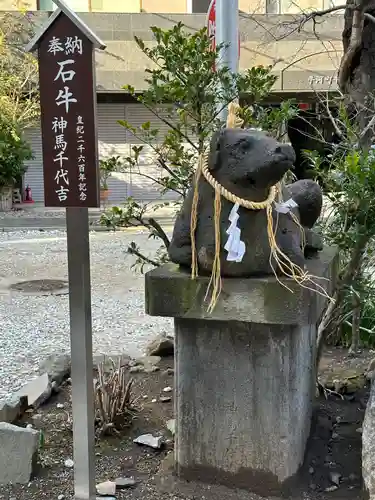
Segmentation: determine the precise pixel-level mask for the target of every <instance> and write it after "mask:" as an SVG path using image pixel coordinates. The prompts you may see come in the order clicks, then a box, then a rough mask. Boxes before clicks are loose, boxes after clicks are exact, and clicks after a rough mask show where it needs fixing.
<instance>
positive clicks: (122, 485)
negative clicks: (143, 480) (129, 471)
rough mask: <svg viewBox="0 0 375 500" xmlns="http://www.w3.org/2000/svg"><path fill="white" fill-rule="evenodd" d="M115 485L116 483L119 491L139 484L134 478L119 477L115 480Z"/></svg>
mask: <svg viewBox="0 0 375 500" xmlns="http://www.w3.org/2000/svg"><path fill="white" fill-rule="evenodd" d="M115 483H116V488H117V489H118V490H124V489H126V488H132V487H133V486H135V485H136V484H137V483H136V481H135V479H134V477H118V478H117V479H116V480H115Z"/></svg>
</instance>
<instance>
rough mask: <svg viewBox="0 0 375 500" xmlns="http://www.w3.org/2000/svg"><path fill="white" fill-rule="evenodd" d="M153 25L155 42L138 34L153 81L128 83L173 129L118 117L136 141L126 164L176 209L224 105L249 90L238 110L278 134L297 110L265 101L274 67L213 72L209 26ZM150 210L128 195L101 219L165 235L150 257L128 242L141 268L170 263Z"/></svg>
mask: <svg viewBox="0 0 375 500" xmlns="http://www.w3.org/2000/svg"><path fill="white" fill-rule="evenodd" d="M151 30H152V32H153V35H154V38H155V41H156V45H155V46H154V47H152V48H150V47H148V46H146V44H145V43H144V42H143V41H142V40H141V39H139V38H136V41H137V43H138V46H139V47H140V49H141V50H142V51H143V53H144V54H145V55H146V56H147V57H148V58H149V59H150V61H151V62H152V63H153V68H154V69H146V72H147V73H148V75H147V78H146V83H147V85H148V87H147V89H146V90H145V92H144V93H143V94H142V95H138V94H136V93H135V89H134V88H132V87H130V86H126V87H125V88H126V89H127V90H128V91H129V92H130V93H131V94H132V95H133V96H134V97H135V98H136V99H137V101H138V102H139V103H141V104H143V105H144V106H145V107H146V108H147V109H148V110H149V112H150V113H151V114H152V115H154V116H155V121H156V122H158V121H159V123H160V125H163V126H165V125H166V126H167V127H168V132H167V134H166V135H165V134H164V133H162V132H161V130H160V128H159V127H157V126H153V125H152V124H151V123H150V122H146V123H144V124H142V125H141V126H140V127H134V126H133V125H132V124H131V123H129V122H127V121H125V120H121V121H120V122H119V123H120V124H121V125H123V126H124V127H125V128H126V129H127V130H128V131H129V132H130V133H131V134H132V135H133V136H134V138H135V141H134V142H136V143H137V145H134V146H133V147H132V154H131V155H130V156H129V157H127V158H125V161H124V164H123V167H122V171H123V172H131V173H132V175H139V176H140V177H145V178H148V179H149V180H151V181H152V182H153V183H154V184H156V185H157V186H158V187H159V190H160V198H161V199H162V198H163V196H164V195H166V194H167V193H168V194H171V193H172V194H173V195H174V198H175V200H174V201H164V202H161V203H160V205H159V206H163V205H164V206H165V205H172V206H173V207H174V209H175V211H177V210H178V209H179V207H180V204H181V202H182V200H183V199H184V198H185V196H186V194H187V192H188V190H189V187H190V185H191V181H192V178H193V175H194V172H195V170H196V167H197V163H198V157H199V155H201V154H202V153H204V152H205V151H206V149H207V146H208V143H209V140H210V138H211V136H212V134H213V132H214V131H215V130H217V129H218V128H219V127H221V126H222V125H223V124H222V122H221V121H220V119H219V114H220V111H221V109H222V108H223V107H226V106H227V105H228V104H229V103H230V102H231V101H233V99H235V98H238V97H239V96H242V95H246V101H244V102H243V103H242V110H241V117H242V118H243V119H244V121H245V125H246V126H250V127H260V128H262V129H264V130H267V131H269V132H270V133H272V134H274V135H276V136H277V137H279V138H282V136H283V135H284V131H285V123H286V120H288V119H289V118H292V117H293V116H295V115H296V112H297V111H296V109H295V108H294V107H293V106H292V105H291V103H290V102H289V101H286V102H283V103H282V106H281V108H280V109H267V108H263V107H262V106H261V105H260V103H261V102H262V101H263V100H264V98H265V97H266V96H268V95H269V93H270V92H271V89H272V87H273V85H274V83H275V81H276V77H275V76H274V75H272V74H271V69H272V68H271V67H267V68H265V67H262V66H260V67H254V68H250V69H248V70H247V71H245V72H243V73H241V74H232V73H231V72H230V71H229V69H228V68H219V69H217V70H216V71H213V67H214V63H215V60H216V58H217V55H218V52H219V50H220V49H221V47H222V46H219V47H217V48H216V50H215V51H212V50H210V47H211V41H210V38H209V37H208V34H207V30H206V29H202V30H200V31H198V32H195V33H191V32H188V31H187V30H186V29H185V28H184V26H183V24H181V23H179V24H177V25H176V26H174V27H173V28H172V29H170V30H162V29H160V28H157V27H152V28H151ZM164 128H165V127H164ZM139 143H140V145H138V144H139ZM148 153H151V155H152V157H153V161H154V163H155V166H156V167H157V168H156V170H157V174H156V175H153V174H152V173H151V174H150V173H148V172H147V171H144V170H142V169H141V167H140V160H141V157H142V156H143V155H144V154H148ZM154 171H155V169H154ZM157 208H158V207H155V206H154V209H155V210H156V209H157ZM146 211H147V204H140V203H136V202H135V201H134V200H133V199H132V198H128V199H127V200H126V202H125V204H124V207H113V208H112V209H110V210H109V211H107V212H106V213H105V214H104V215H103V216H102V218H101V222H102V224H104V225H106V226H108V227H112V228H114V227H116V226H129V225H133V224H135V223H137V224H142V225H143V226H145V227H146V228H147V229H149V230H150V234H151V236H152V237H155V238H159V239H160V240H161V242H162V246H161V248H160V249H159V251H158V252H157V254H156V255H155V256H154V257H147V256H146V255H145V254H144V252H142V250H141V249H140V248H139V247H138V246H137V245H136V243H134V242H133V243H132V244H131V245H130V246H129V248H128V252H129V253H131V254H133V255H136V256H137V260H136V264H135V265H136V266H139V267H140V268H141V269H142V270H143V268H144V265H145V264H150V265H153V266H157V265H160V264H161V263H163V262H165V261H166V260H167V253H166V250H167V248H168V245H169V240H168V237H167V235H166V233H165V231H164V230H162V228H161V226H160V225H159V224H158V223H157V222H156V221H155V219H153V218H147V217H146Z"/></svg>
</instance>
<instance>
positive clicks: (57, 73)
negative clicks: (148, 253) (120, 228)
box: [27, 0, 105, 500]
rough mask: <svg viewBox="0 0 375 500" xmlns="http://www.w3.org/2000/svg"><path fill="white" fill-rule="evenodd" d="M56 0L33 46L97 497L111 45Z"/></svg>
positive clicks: (82, 498) (80, 443)
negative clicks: (99, 122)
mask: <svg viewBox="0 0 375 500" xmlns="http://www.w3.org/2000/svg"><path fill="white" fill-rule="evenodd" d="M53 1H54V3H55V4H56V5H57V7H58V9H57V10H56V11H55V12H54V13H53V14H52V15H51V17H50V18H49V19H48V21H47V23H46V24H45V26H44V27H43V28H42V30H41V32H40V33H38V34H37V35H36V36H35V37H34V38H33V40H31V42H30V44H29V45H28V47H27V50H28V51H33V50H35V49H38V60H39V86H40V104H41V125H42V145H43V173H44V200H45V206H46V207H66V223H67V246H68V272H69V305H70V345H71V361H72V407H73V446H74V492H75V499H76V500H95V498H96V494H95V452H94V445H95V439H94V394H93V361H92V322H91V283H90V248H89V219H88V208H90V207H100V196H99V168H98V152H97V149H98V141H97V131H96V85H95V60H94V59H95V58H94V50H95V48H99V49H104V48H105V45H104V44H103V42H101V41H100V40H99V39H98V38H97V37H96V36H95V35H94V33H93V32H92V31H91V30H90V29H89V28H88V27H87V26H86V25H85V24H84V23H83V22H82V21H81V20H80V19H79V17H78V16H77V15H76V14H75V13H74V12H73V11H72V10H71V9H70V8H69V7H68V6H67V5H66V4H65V3H64V2H63V1H62V0H53Z"/></svg>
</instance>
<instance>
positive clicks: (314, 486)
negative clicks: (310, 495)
mask: <svg viewBox="0 0 375 500" xmlns="http://www.w3.org/2000/svg"><path fill="white" fill-rule="evenodd" d="M309 488H310V490H312V491H315V490H316V488H317V486H316V484H315V483H310V484H309Z"/></svg>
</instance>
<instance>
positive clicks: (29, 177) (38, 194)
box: [23, 127, 44, 203]
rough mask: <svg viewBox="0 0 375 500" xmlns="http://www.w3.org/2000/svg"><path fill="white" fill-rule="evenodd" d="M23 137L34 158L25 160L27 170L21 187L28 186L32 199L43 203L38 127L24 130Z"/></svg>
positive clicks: (40, 144) (41, 157)
mask: <svg viewBox="0 0 375 500" xmlns="http://www.w3.org/2000/svg"><path fill="white" fill-rule="evenodd" d="M25 139H26V141H28V143H29V144H30V146H31V149H32V151H33V155H34V158H33V159H32V160H28V161H27V162H25V165H26V166H27V171H26V173H25V175H24V180H23V189H25V188H26V187H27V186H29V187H30V189H31V195H32V197H33V200H34V201H35V202H38V203H44V188H43V183H44V181H43V152H42V133H41V130H40V127H33V128H30V129H28V130H26V131H25Z"/></svg>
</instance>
